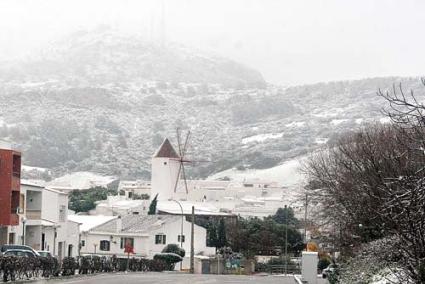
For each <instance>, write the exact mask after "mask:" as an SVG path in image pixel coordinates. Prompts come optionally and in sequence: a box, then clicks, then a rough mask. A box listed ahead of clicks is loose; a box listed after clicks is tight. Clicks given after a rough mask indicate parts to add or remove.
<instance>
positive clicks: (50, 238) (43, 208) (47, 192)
mask: <svg viewBox="0 0 425 284" xmlns="http://www.w3.org/2000/svg"><path fill="white" fill-rule="evenodd" d="M21 194H22V197H21V200H22V203H23V208H22V210H21V212H20V213H21V214H20V226H19V227H20V228H19V230H18V235H19V240H21V242H18V243H21V244H22V243H23V244H25V245H28V246H31V247H32V248H34V249H35V250H45V251H50V252H51V253H52V254H53V255H57V256H58V257H59V258H63V257H65V256H76V255H78V243H79V235H78V233H77V234H76V232H78V230H79V229H78V227H79V224H78V223H75V222H72V221H69V220H68V218H67V215H68V195H67V194H66V193H63V192H60V191H57V190H54V189H50V188H46V187H44V184H43V183H42V182H39V181H28V180H21Z"/></svg>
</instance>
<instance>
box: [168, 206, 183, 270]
mask: <svg viewBox="0 0 425 284" xmlns="http://www.w3.org/2000/svg"><path fill="white" fill-rule="evenodd" d="M170 201H174V202H176V203H177V204H178V205H179V206H180V210H181V215H182V223H181V228H180V248H181V249H183V222H184V212H183V206H182V205H181V203H180V202H178V201H177V200H175V199H170ZM182 262H183V260H182V261H181V262H180V270H182V266H183V263H182Z"/></svg>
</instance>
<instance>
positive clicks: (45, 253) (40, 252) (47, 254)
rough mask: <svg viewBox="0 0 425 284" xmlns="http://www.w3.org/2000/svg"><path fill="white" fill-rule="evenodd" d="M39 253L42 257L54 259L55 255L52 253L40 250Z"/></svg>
mask: <svg viewBox="0 0 425 284" xmlns="http://www.w3.org/2000/svg"><path fill="white" fill-rule="evenodd" d="M37 252H38V254H39V255H40V256H42V257H53V255H52V254H51V253H50V251H45V250H39V251H37Z"/></svg>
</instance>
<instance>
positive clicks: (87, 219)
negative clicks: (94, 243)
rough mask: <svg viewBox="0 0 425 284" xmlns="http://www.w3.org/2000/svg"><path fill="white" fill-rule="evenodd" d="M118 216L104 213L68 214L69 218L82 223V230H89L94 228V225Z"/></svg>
mask: <svg viewBox="0 0 425 284" xmlns="http://www.w3.org/2000/svg"><path fill="white" fill-rule="evenodd" d="M116 218H117V217H116V216H103V215H96V216H89V215H68V219H69V220H70V221H73V222H76V223H80V224H81V226H80V231H81V232H87V231H89V230H91V229H93V228H94V227H97V226H100V225H102V224H104V223H106V222H109V221H111V220H113V219H116Z"/></svg>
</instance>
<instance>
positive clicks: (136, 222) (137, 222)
mask: <svg viewBox="0 0 425 284" xmlns="http://www.w3.org/2000/svg"><path fill="white" fill-rule="evenodd" d="M121 221H122V230H121V232H123V233H146V232H149V231H151V230H153V229H155V228H159V227H161V226H162V224H165V223H173V222H180V221H181V217H180V216H166V215H147V216H141V215H124V216H122V217H121ZM91 231H95V232H105V233H109V232H111V233H114V232H116V231H117V219H114V220H111V221H109V222H107V223H104V224H102V225H100V226H97V227H94V228H93V229H91Z"/></svg>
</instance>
